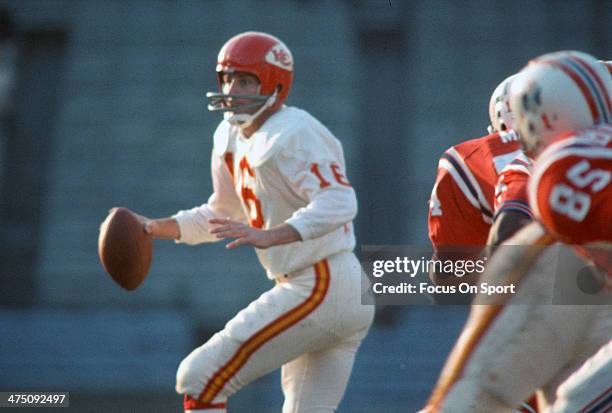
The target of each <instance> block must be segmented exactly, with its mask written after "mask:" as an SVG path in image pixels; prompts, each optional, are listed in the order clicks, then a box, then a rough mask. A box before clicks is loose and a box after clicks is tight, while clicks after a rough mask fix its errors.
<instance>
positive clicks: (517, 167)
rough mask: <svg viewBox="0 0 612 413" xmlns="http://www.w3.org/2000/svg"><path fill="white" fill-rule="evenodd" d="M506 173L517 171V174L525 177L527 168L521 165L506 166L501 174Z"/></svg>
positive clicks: (527, 171)
mask: <svg viewBox="0 0 612 413" xmlns="http://www.w3.org/2000/svg"><path fill="white" fill-rule="evenodd" d="M506 171H518V172H523V173H524V174H525V175H529V174H530V172H529V167H528V166H526V165H523V164H518V163H517V164H514V165H513V164H509V165H508V166H506V167H505V168H504V170H503V171H502V172H506Z"/></svg>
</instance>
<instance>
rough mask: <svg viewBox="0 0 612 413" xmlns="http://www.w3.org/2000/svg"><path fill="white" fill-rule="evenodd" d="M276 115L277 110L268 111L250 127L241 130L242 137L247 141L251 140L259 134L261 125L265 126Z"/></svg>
mask: <svg viewBox="0 0 612 413" xmlns="http://www.w3.org/2000/svg"><path fill="white" fill-rule="evenodd" d="M274 113H276V111H275V110H274V111H269V110H266V111H265V112H263V113H262V114H261V115H259V116H258V117H257V118H256V119H255V120H254V121H253V122H252V123H251V124H250V125H249V126H247V127H246V128H242V129H240V132H241V133H242V136H244V138H245V139H249V138H250V137H251V136H252V135H253V134H254V133H255V132H257V129H259V128H260V127H261V125H263V124H264V123H265V122H266V121H267V120H268V118H269V117H270V116H272V115H273V114H274Z"/></svg>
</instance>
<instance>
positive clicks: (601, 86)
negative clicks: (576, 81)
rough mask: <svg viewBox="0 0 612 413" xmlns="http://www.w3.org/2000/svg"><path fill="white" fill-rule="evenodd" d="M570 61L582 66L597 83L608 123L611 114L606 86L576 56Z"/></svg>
mask: <svg viewBox="0 0 612 413" xmlns="http://www.w3.org/2000/svg"><path fill="white" fill-rule="evenodd" d="M571 59H572V60H574V61H576V62H578V64H579V65H580V66H582V67H583V68H584V69H586V71H587V72H589V74H590V75H591V77H592V78H593V79H595V83H597V86H598V89H597V90H598V91H599V93H601V95H603V98H604V100H605V101H606V109H607V115H608V116H606V117H607V118H608V121H609V120H610V113H612V104H611V103H610V93H609V91H608V90H607V89H606V86H605V84H604V82H603V80H602V79H601V77H600V76H599V74H598V73H597V72H596V71H595V70H594V69H593V67H592V66H591V65H589V64H588V63H587V62H585V61H584V60H583V59H581V58H579V57H578V56H573V57H571ZM604 112H606V111H604Z"/></svg>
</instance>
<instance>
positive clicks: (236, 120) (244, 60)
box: [206, 32, 293, 127]
mask: <svg viewBox="0 0 612 413" xmlns="http://www.w3.org/2000/svg"><path fill="white" fill-rule="evenodd" d="M216 71H217V76H218V82H219V90H220V92H209V93H207V94H206V97H207V98H208V100H209V105H208V109H209V110H211V111H222V112H224V118H225V119H226V120H227V121H229V122H230V123H232V124H234V125H237V126H240V127H247V126H249V125H250V124H251V123H252V122H253V120H255V119H256V118H257V117H258V116H259V115H261V114H262V113H263V112H264V111H266V110H270V111H276V110H278V109H279V108H280V107H281V106H282V105H283V103H284V102H285V99H287V96H288V95H289V90H290V89H291V83H292V81H293V57H292V55H291V52H290V51H289V49H288V48H287V46H285V45H284V44H283V43H282V42H281V41H280V40H279V39H277V38H276V37H274V36H271V35H269V34H266V33H260V32H246V33H241V34H238V35H236V36H234V37H232V38H231V39H230V40H228V41H227V42H226V43H225V45H223V47H222V48H221V51H220V52H219V56H218V58H217V67H216ZM234 73H247V74H250V75H253V76H254V77H255V78H257V80H258V81H259V85H260V87H259V89H258V94H256V95H252V94H249V95H246V94H227V93H223V79H222V77H223V75H224V74H234ZM237 102H239V104H237Z"/></svg>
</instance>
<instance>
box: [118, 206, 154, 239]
mask: <svg viewBox="0 0 612 413" xmlns="http://www.w3.org/2000/svg"><path fill="white" fill-rule="evenodd" d="M119 208H120V207H113V208H111V209H109V210H108V214H109V215H110V214H112V213H113V212H115V211H116V210H117V209H119ZM123 208H125V207H123ZM125 209H127V210H128V211H130V212H131V213H132V214H134V216H135V217H136V218H138V220H139V221H140V223H141V224H142V228H143V230H144V232H146V233H147V234H149V235H152V234H153V233H152V231H151V230H150V229H149V228H148V226H149V225H150V223H151V222H152V220H151V219H149V218H147V217H145V216H142V215H140V214H137V213H136V212H134V211H132V210H131V209H129V208H125Z"/></svg>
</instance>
